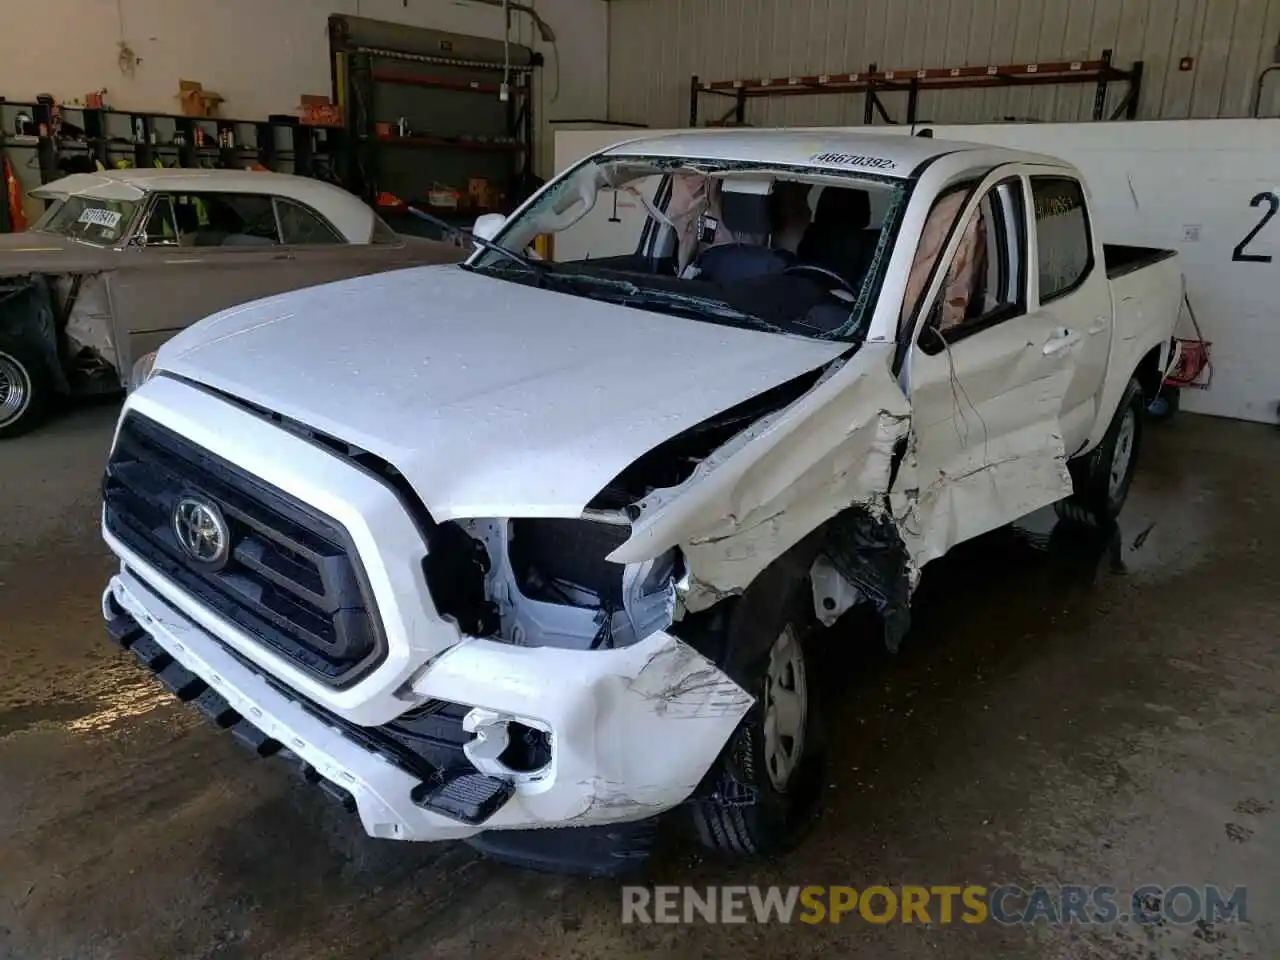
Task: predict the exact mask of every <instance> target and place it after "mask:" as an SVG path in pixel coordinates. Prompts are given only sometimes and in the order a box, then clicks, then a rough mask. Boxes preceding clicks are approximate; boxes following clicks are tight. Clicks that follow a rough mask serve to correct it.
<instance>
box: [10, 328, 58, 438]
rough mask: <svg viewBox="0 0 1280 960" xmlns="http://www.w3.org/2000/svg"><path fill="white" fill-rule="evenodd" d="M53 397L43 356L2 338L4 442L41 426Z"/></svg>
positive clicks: (12, 340)
mask: <svg viewBox="0 0 1280 960" xmlns="http://www.w3.org/2000/svg"><path fill="white" fill-rule="evenodd" d="M52 397H53V384H52V382H51V381H50V379H49V371H48V369H47V368H46V367H45V364H44V359H43V358H42V357H41V356H40V354H39V353H38V352H37V351H36V350H33V349H32V348H31V347H29V346H27V344H25V343H23V342H22V341H20V340H16V339H14V338H13V337H6V336H0V440H5V439H8V438H10V437H16V436H20V435H21V434H24V433H26V432H27V431H28V430H31V429H33V428H35V427H36V426H38V425H39V424H40V422H41V421H42V420H44V418H45V416H46V415H47V414H48V412H49V404H50V401H51V400H52Z"/></svg>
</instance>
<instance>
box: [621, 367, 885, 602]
mask: <svg viewBox="0 0 1280 960" xmlns="http://www.w3.org/2000/svg"><path fill="white" fill-rule="evenodd" d="M892 349H893V348H892V346H891V345H884V344H867V345H864V346H863V347H862V349H861V350H860V351H859V352H858V353H857V354H855V355H854V356H853V357H852V358H851V359H849V360H848V361H847V362H845V363H844V365H843V366H841V367H840V368H839V369H836V370H834V371H833V372H832V373H831V374H830V375H829V376H827V377H826V378H825V379H823V380H821V381H819V383H818V384H817V385H816V386H815V387H814V388H813V389H812V390H811V391H809V393H808V394H806V395H805V396H804V397H802V398H801V399H800V400H798V401H796V402H795V403H794V404H792V405H791V406H789V407H787V408H786V409H784V410H781V411H779V412H778V413H776V414H773V415H770V416H768V417H765V418H763V419H762V420H760V421H758V422H757V423H756V424H755V425H753V426H752V427H751V428H749V429H748V430H745V431H743V433H741V434H739V435H738V436H736V437H735V438H734V439H733V440H731V441H729V442H728V443H726V444H725V445H724V446H722V447H720V448H719V449H718V450H716V451H715V452H714V453H713V454H711V456H709V457H707V458H706V459H705V460H704V461H703V462H702V463H701V464H699V465H698V468H697V469H696V470H695V471H694V473H693V475H692V476H691V477H690V478H689V479H688V480H686V481H685V482H684V483H682V484H680V485H679V486H676V487H671V488H668V489H665V490H659V491H655V492H654V493H653V494H652V495H651V496H649V497H647V498H646V499H645V500H644V501H642V502H641V504H640V509H641V516H640V519H639V520H637V521H636V522H635V524H634V525H633V527H632V534H631V537H630V539H629V540H627V542H626V543H624V544H623V545H622V546H621V547H619V548H618V549H617V550H615V551H614V552H613V553H612V554H611V555H610V557H609V559H610V560H613V561H615V562H621V563H629V562H633V561H636V560H641V559H645V558H646V557H650V556H654V555H656V554H657V553H660V552H661V551H663V550H665V549H668V548H670V547H672V546H679V547H680V549H681V550H682V551H683V552H684V555H685V559H686V561H687V563H688V566H689V571H690V587H689V592H688V594H687V595H686V597H685V606H686V607H687V609H689V610H691V611H697V610H701V609H705V608H706V607H709V606H711V605H712V604H714V603H715V602H716V601H718V600H719V599H721V598H723V597H724V596H727V595H732V594H735V593H740V592H742V591H743V590H744V589H746V587H747V585H748V584H750V583H751V581H752V580H754V579H755V578H756V576H757V575H759V574H760V572H761V571H763V570H764V569H765V568H766V567H767V566H768V565H769V564H770V563H771V562H772V561H773V560H775V559H776V558H777V557H779V556H781V555H782V554H783V553H785V552H786V551H787V550H788V549H790V548H791V547H792V546H794V545H795V544H796V543H798V542H799V541H800V540H801V539H802V538H803V537H805V536H806V535H808V534H809V533H811V532H812V531H813V530H815V529H817V528H818V527H819V526H821V525H822V524H823V523H825V522H826V521H827V520H830V519H831V518H832V517H834V516H836V515H837V514H839V513H840V512H842V511H844V510H846V509H847V508H849V507H850V506H854V505H856V504H864V505H865V506H866V507H867V509H868V510H870V511H872V512H879V511H882V510H883V502H884V494H885V492H886V491H887V490H888V486H889V477H890V472H891V465H892V460H893V451H894V446H895V444H896V443H897V441H898V440H899V439H901V438H902V437H903V436H905V435H906V433H907V430H908V426H909V422H910V418H909V413H910V410H909V407H908V405H907V400H906V398H905V397H904V396H903V394H902V390H901V389H900V388H899V386H898V385H897V383H896V382H894V380H893V378H892V376H891V375H890V373H889V361H890V354H891V351H892Z"/></svg>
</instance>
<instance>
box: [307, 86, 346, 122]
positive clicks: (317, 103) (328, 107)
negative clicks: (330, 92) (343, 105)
mask: <svg viewBox="0 0 1280 960" xmlns="http://www.w3.org/2000/svg"><path fill="white" fill-rule="evenodd" d="M298 116H299V117H300V118H301V119H302V122H303V123H306V124H310V125H311V126H314V127H340V126H342V110H341V109H340V108H339V107H338V105H337V104H336V103H330V102H329V98H328V97H322V96H318V95H316V94H313V93H304V94H303V95H302V102H301V103H299V104H298Z"/></svg>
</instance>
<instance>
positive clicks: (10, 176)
mask: <svg viewBox="0 0 1280 960" xmlns="http://www.w3.org/2000/svg"><path fill="white" fill-rule="evenodd" d="M3 160H4V166H3V169H2V170H0V173H3V175H4V184H5V192H6V194H7V196H8V198H9V223H10V224H11V225H12V229H13V232H14V233H19V232H21V231H23V230H25V229H27V212H26V211H25V210H24V209H23V208H22V186H21V184H19V183H18V175H17V174H16V173H14V172H13V164H11V163H10V162H9V158H8V157H4V158H3Z"/></svg>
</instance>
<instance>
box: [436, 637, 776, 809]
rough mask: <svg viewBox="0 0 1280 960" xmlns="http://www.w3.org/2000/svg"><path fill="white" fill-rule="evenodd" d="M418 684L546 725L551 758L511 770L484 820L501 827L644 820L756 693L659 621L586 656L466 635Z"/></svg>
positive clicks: (662, 805) (668, 803)
mask: <svg viewBox="0 0 1280 960" xmlns="http://www.w3.org/2000/svg"><path fill="white" fill-rule="evenodd" d="M535 654H536V655H535ZM549 690H554V691H555V695H554V696H550V697H549V696H548V691H549ZM413 693H414V696H415V697H421V698H423V699H451V701H452V702H455V703H467V704H474V705H476V706H477V707H482V708H483V709H484V710H486V711H488V712H489V714H488V716H489V721H490V722H493V720H494V719H508V720H516V721H519V722H520V723H524V724H526V725H530V726H535V727H539V728H541V729H545V730H549V731H550V732H551V734H552V737H553V739H554V748H553V750H552V755H551V756H552V759H551V764H550V767H549V769H547V770H546V771H542V772H539V773H538V775H537V776H536V777H532V778H520V777H517V778H515V779H516V783H517V789H516V795H515V797H514V798H513V799H512V801H511V803H509V804H508V805H507V806H506V807H504V808H503V809H502V810H500V811H499V812H498V813H497V814H495V815H494V817H493V819H492V820H491V821H489V824H488V825H489V826H490V827H494V828H498V827H519V828H528V827H538V826H548V825H561V824H563V823H565V822H573V823H577V824H584V825H585V824H590V823H608V822H614V821H625V820H637V819H641V818H643V817H646V816H651V815H652V814H654V813H657V812H659V811H660V810H664V809H668V808H670V807H672V806H674V805H676V804H678V803H680V802H682V801H683V800H685V799H686V798H687V797H688V796H689V795H690V794H691V793H692V792H693V791H694V789H695V788H696V787H697V785H698V783H699V782H700V781H701V780H702V777H703V775H704V774H705V773H706V771H707V769H708V768H709V767H710V766H711V764H712V763H713V762H714V761H715V758H716V756H717V754H719V752H720V750H721V748H722V747H723V746H724V744H725V742H726V741H727V740H728V739H729V737H730V735H732V733H733V731H734V730H735V729H736V728H737V726H738V723H739V722H740V721H741V720H742V718H743V716H745V715H746V712H747V711H748V710H749V709H750V708H751V705H752V704H753V703H754V702H755V698H754V697H753V696H752V695H751V694H750V693H748V692H747V691H746V690H743V689H742V687H740V686H739V685H738V684H737V683H735V682H734V681H733V679H731V678H730V677H729V676H728V675H727V674H725V673H724V672H723V671H722V670H721V669H720V668H719V667H717V666H716V665H715V664H714V663H712V662H711V661H710V660H708V659H707V658H706V657H704V656H703V655H702V654H700V653H699V652H698V651H696V650H695V649H693V647H691V646H689V645H688V644H686V643H685V642H684V641H682V640H680V639H678V638H677V637H675V636H672V635H671V634H669V633H666V632H665V631H661V630H659V631H656V632H654V633H652V634H650V635H649V636H648V637H645V638H644V639H643V640H640V641H638V642H637V643H635V644H632V645H631V646H629V647H619V648H615V649H612V650H596V651H593V652H592V654H591V655H590V656H583V655H582V652H581V651H578V650H562V649H558V648H555V647H540V648H538V649H537V650H529V649H527V648H522V647H513V646H511V645H509V644H505V643H497V642H492V641H487V640H476V639H469V640H466V641H464V642H462V643H460V644H458V645H457V646H455V647H453V648H451V649H450V650H448V651H447V652H446V653H445V654H444V655H443V656H441V657H440V658H439V660H438V661H436V662H435V663H434V664H433V665H432V667H431V669H430V670H428V671H427V672H425V673H424V674H423V675H422V676H421V677H420V678H419V679H418V680H417V681H416V682H415V683H414V686H413ZM494 715H497V717H496V718H495V716H494ZM490 769H491V770H492V769H494V768H492V767H490Z"/></svg>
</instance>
